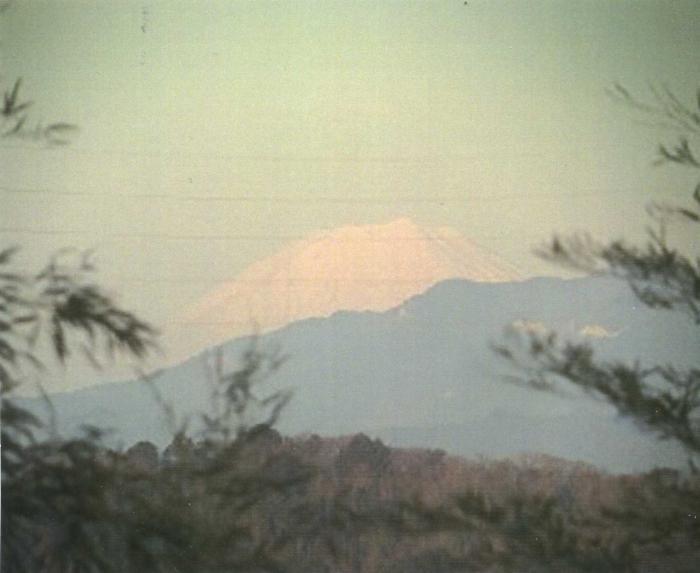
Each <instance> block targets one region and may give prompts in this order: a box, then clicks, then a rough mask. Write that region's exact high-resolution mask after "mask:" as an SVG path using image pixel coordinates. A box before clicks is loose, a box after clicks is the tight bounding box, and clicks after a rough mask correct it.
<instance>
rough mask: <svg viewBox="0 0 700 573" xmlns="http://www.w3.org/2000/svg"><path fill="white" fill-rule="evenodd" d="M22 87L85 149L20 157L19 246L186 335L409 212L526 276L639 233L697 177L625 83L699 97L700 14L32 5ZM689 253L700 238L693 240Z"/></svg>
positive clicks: (18, 40) (476, 6)
mask: <svg viewBox="0 0 700 573" xmlns="http://www.w3.org/2000/svg"><path fill="white" fill-rule="evenodd" d="M0 32H1V36H0V42H1V44H0V49H1V55H2V61H1V64H0V65H1V68H0V73H1V78H0V80H1V81H2V82H3V85H4V86H7V85H9V84H11V83H12V82H13V81H14V79H15V78H17V77H22V78H23V81H24V84H23V89H24V90H25V96H26V97H27V98H29V99H31V100H33V101H34V102H35V104H34V107H33V114H34V115H33V117H34V118H35V119H39V120H44V121H67V122H72V123H75V124H77V125H78V126H79V127H80V131H79V133H78V134H77V136H76V137H75V139H74V141H73V142H72V143H71V145H69V146H67V147H63V148H60V149H57V148H52V149H47V148H46V147H45V146H42V145H40V144H35V143H32V142H10V141H5V142H2V143H0V165H1V168H0V241H2V243H3V244H7V243H9V244H19V245H21V246H22V248H23V257H24V258H23V259H22V261H23V264H26V265H27V266H28V267H37V266H39V265H40V264H41V263H42V262H43V261H45V260H46V258H47V256H48V255H49V254H50V253H52V252H54V251H55V250H56V249H57V248H59V247H64V246H72V247H78V248H81V249H94V251H95V258H96V262H97V264H98V266H99V268H100V277H101V279H102V280H103V282H105V283H106V284H107V285H109V286H110V288H111V289H112V290H113V291H114V292H115V293H117V294H118V295H119V297H120V300H122V301H123V302H124V303H125V304H127V305H129V306H131V307H133V308H135V309H136V310H137V311H138V312H139V313H140V314H142V315H143V316H145V317H147V318H149V319H150V320H152V321H153V322H154V323H156V324H158V325H160V326H161V327H163V329H164V330H165V331H166V333H167V331H168V330H169V329H173V328H176V327H177V323H176V322H173V321H174V320H175V317H177V316H178V314H179V312H180V310H181V309H182V308H185V307H186V306H187V305H189V304H191V303H192V302H193V301H196V300H197V299H198V298H199V297H201V296H202V295H203V294H204V293H206V292H208V291H210V290H211V289H212V288H214V287H215V286H216V285H217V284H219V283H220V282H221V281H224V280H230V279H231V278H233V277H235V276H237V275H238V274H239V273H240V272H241V271H242V270H244V269H245V268H246V267H247V266H248V265H250V264H251V263H253V262H255V261H257V260H260V259H261V258H263V257H266V256H269V255H271V254H273V253H275V252H276V251H278V250H279V249H280V248H282V247H283V246H284V245H285V244H287V243H288V242H289V241H290V240H292V239H294V238H297V237H304V236H306V235H308V234H310V233H313V232H317V231H318V230H320V229H332V228H335V227H339V226H343V225H349V224H356V225H357V224H375V223H384V222H387V221H390V220H392V219H395V218H398V217H410V218H412V219H413V220H414V221H416V222H417V223H419V224H422V225H427V226H449V227H453V228H454V229H456V230H458V231H459V232H461V233H462V234H463V235H465V236H466V237H468V238H469V239H471V240H473V241H476V242H477V243H478V244H481V245H483V246H485V247H486V248H488V249H490V250H492V251H493V252H495V253H497V254H498V255H500V256H501V257H502V258H504V259H505V260H506V261H508V262H509V263H511V264H513V265H515V266H516V267H517V268H519V269H520V271H521V272H522V273H523V274H524V275H526V276H535V275H541V274H557V273H559V272H560V271H559V270H558V269H556V268H552V267H549V266H547V265H546V264H545V263H544V262H543V261H541V260H539V259H537V258H536V257H535V256H534V255H533V253H532V251H533V248H534V247H536V246H537V245H538V244H540V243H541V242H542V241H544V240H546V239H547V238H548V237H550V236H551V235H552V233H555V232H570V231H575V230H587V231H590V232H591V233H593V234H595V235H596V236H599V237H601V238H613V237H621V236H624V237H628V238H632V239H635V238H636V239H639V238H640V237H643V235H642V232H643V228H644V225H645V224H646V222H647V219H646V214H645V205H646V204H647V203H648V202H649V201H663V200H671V201H673V200H679V201H680V200H683V199H684V198H686V197H687V196H688V195H689V193H688V191H689V189H691V188H692V187H691V186H692V185H694V181H692V180H691V179H690V178H689V177H688V175H687V174H685V173H683V172H681V171H674V170H672V169H668V168H664V169H661V168H658V167H654V166H653V159H654V153H655V149H656V146H657V145H658V143H659V142H660V141H673V138H672V134H670V133H666V132H663V131H662V130H660V129H659V128H658V127H654V126H649V125H647V124H645V122H643V121H640V118H639V117H635V116H634V114H633V113H631V111H630V110H629V109H627V108H626V107H625V106H623V105H620V103H619V102H616V101H614V100H613V99H612V98H611V97H610V96H609V94H608V93H607V91H606V90H608V89H609V88H610V87H611V86H612V85H613V84H614V83H615V82H620V83H621V84H623V85H624V86H626V87H627V88H628V89H629V90H630V91H632V92H634V93H636V94H639V96H640V97H644V98H645V97H648V96H649V84H650V83H651V84H655V85H662V84H666V85H668V86H669V87H671V88H672V89H673V90H674V91H675V92H676V93H677V94H678V95H679V97H681V98H682V99H684V100H686V101H689V102H692V101H694V99H693V98H694V97H695V90H696V88H697V86H698V84H697V80H698V78H700V58H698V57H697V54H698V48H700V3H698V2H697V1H687V2H684V1H674V2H662V1H641V0H640V1H615V2H613V1H611V0H608V1H586V2H570V1H568V0H560V1H548V2H544V1H533V2H522V1H519V0H518V1H513V2H506V1H489V2H485V1H478V0H470V1H469V2H468V4H466V5H465V3H464V2H461V1H454V2H453V1H448V0H442V1H440V2H410V1H400V2H388V1H386V2H376V1H373V2H361V1H354V2H347V1H343V2H333V1H324V2H307V1H301V0H300V1H297V2H264V1H256V2H228V1H227V2H198V3H195V2H177V1H168V2H152V1H142V2H130V1H119V2H109V3H108V2H77V1H66V2H42V1H38V0H36V1H32V2H12V3H11V4H10V5H9V7H8V8H7V9H6V10H5V11H4V12H3V14H2V16H0ZM676 239H677V241H678V242H679V245H680V246H681V247H682V248H684V249H689V248H693V247H696V246H697V237H692V236H690V235H689V234H687V233H685V234H684V233H683V231H680V232H679V233H678V236H677V237H676Z"/></svg>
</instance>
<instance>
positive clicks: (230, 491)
mask: <svg viewBox="0 0 700 573" xmlns="http://www.w3.org/2000/svg"><path fill="white" fill-rule="evenodd" d="M15 254H16V249H7V250H4V251H2V252H1V253H0V377H1V378H0V380H1V382H2V386H1V390H2V421H3V424H2V436H1V439H2V489H3V494H4V500H3V504H2V523H3V535H2V568H3V571H9V572H24V571H27V572H29V571H32V572H33V571H120V572H122V571H193V572H194V571H197V572H199V571H205V570H206V571H220V570H221V571H223V570H230V569H231V568H234V569H236V570H254V571H262V570H277V569H278V567H277V566H276V565H275V564H274V562H273V560H272V558H271V557H270V556H269V548H268V545H269V544H270V540H269V539H261V538H259V537H255V536H254V535H253V520H252V513H251V511H252V510H253V508H255V507H256V506H257V505H259V504H260V503H262V502H263V501H264V500H269V499H270V496H274V495H275V494H277V493H278V492H281V491H286V490H288V489H289V488H290V487H292V486H295V485H297V484H298V483H301V482H303V480H304V479H306V476H307V472H306V471H305V469H304V468H303V467H302V466H301V465H300V464H298V463H296V462H295V460H294V459H292V458H290V457H289V456H286V457H284V456H283V457H274V458H273V457H271V456H268V455H263V454H261V453H260V449H259V447H258V446H259V444H260V440H261V439H263V438H264V436H265V431H266V429H267V428H269V427H270V425H271V424H273V423H274V422H275V420H276V418H277V416H278V414H279V412H280V410H281V408H282V407H283V406H284V404H285V403H286V401H287V400H288V398H289V396H288V394H287V393H284V392H276V393H273V394H271V395H268V396H265V397H263V398H260V397H258V395H257V390H256V388H257V385H258V384H259V383H260V382H263V381H264V379H265V377H266V376H265V374H264V372H265V371H269V370H273V369H274V368H276V367H277V366H278V365H279V363H280V361H279V359H278V358H276V357H273V356H267V355H265V354H264V353H262V352H260V351H258V350H257V349H256V348H251V349H250V351H249V352H248V353H247V354H246V356H245V360H244V363H243V365H242V367H241V368H240V369H239V370H237V371H235V372H232V373H228V372H225V371H224V370H223V368H222V367H221V365H220V363H219V367H218V370H216V372H215V376H214V381H215V383H216V391H215V392H214V402H215V403H216V404H217V408H214V409H213V411H212V412H209V413H206V414H202V416H203V419H204V421H205V422H206V423H205V424H204V429H203V430H202V432H201V435H200V436H199V438H200V441H199V442H198V443H197V444H194V442H192V440H191V439H190V438H188V437H187V436H186V433H185V430H186V426H185V425H184V424H180V425H179V427H178V428H177V429H176V430H175V434H174V439H173V445H172V446H171V448H169V451H168V452H166V454H167V455H166V456H165V457H164V463H163V464H162V465H161V464H156V467H155V468H144V467H143V466H142V465H140V464H138V463H136V464H135V463H133V460H132V459H131V458H130V457H129V456H125V455H124V454H122V453H120V452H115V451H112V450H109V449H107V448H106V447H105V446H104V445H103V442H102V438H103V431H102V430H101V429H99V428H86V429H85V434H84V436H83V437H81V438H71V439H65V438H61V437H60V436H57V435H55V434H50V435H49V436H48V437H47V436H46V434H45V432H43V430H44V429H45V428H44V425H43V423H42V421H41V420H39V419H38V418H37V417H36V416H35V415H33V414H31V413H30V412H28V411H27V410H26V409H24V408H22V407H21V406H19V405H18V403H17V401H16V400H15V399H14V393H15V391H16V389H17V388H18V387H19V386H20V385H22V384H24V383H27V381H28V380H30V379H33V378H39V377H40V375H41V373H42V372H43V371H44V369H45V367H46V365H45V364H44V363H42V362H40V361H39V359H38V358H37V348H38V347H39V346H40V345H41V344H42V340H43V341H45V345H46V346H48V348H50V349H51V350H52V353H53V354H54V356H55V358H56V359H57V360H58V361H59V362H64V361H65V360H67V359H68V358H70V357H71V356H72V355H73V352H74V350H75V348H81V349H82V350H83V351H84V353H85V354H86V356H88V357H89V358H90V360H91V362H92V363H93V364H94V365H95V366H98V367H99V365H100V364H101V363H102V360H103V359H105V358H109V359H114V358H117V357H118V356H119V355H127V356H133V357H137V358H142V357H145V356H146V355H148V354H149V353H151V352H153V351H154V350H156V349H157V333H156V330H155V329H154V328H153V327H152V326H150V325H149V324H148V323H146V322H144V321H142V320H140V319H139V318H137V317H136V316H134V315H133V314H132V313H130V312H128V311H127V310H125V309H123V308H121V307H119V306H118V305H116V304H115V303H114V302H113V301H112V299H111V298H110V297H109V295H108V294H107V293H106V292H105V291H104V290H103V289H102V288H100V287H99V286H98V285H97V284H95V283H94V282H93V281H92V280H91V277H92V272H93V267H92V265H91V264H90V263H89V258H87V257H85V256H77V254H76V253H73V252H61V253H59V254H58V255H57V256H56V257H54V258H53V260H52V261H51V262H50V263H49V264H48V265H47V266H46V268H44V269H43V270H41V271H40V272H39V273H37V274H35V275H25V274H23V273H20V272H18V271H15V270H13V269H12V262H13V257H14V256H15ZM266 369H267V370H266ZM47 402H48V403H49V404H50V400H48V398H47ZM251 408H253V409H254V412H253V413H252V415H251V416H246V414H247V413H248V412H249V410H250V409H251ZM280 464H285V471H280V470H279V465H280ZM275 467H277V470H276V471H275ZM274 541H275V542H279V539H277V538H275V539H274Z"/></svg>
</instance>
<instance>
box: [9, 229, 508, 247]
mask: <svg viewBox="0 0 700 573" xmlns="http://www.w3.org/2000/svg"><path fill="white" fill-rule="evenodd" d="M331 230H332V229H322V230H320V231H319V233H324V232H330V231H331ZM0 234H18V235H46V236H61V235H91V236H92V237H94V238H96V239H98V240H99V239H103V238H106V239H165V240H195V241H199V240H202V241H207V240H212V241H218V240H226V241H229V240H230V241H294V240H302V239H308V240H311V241H313V240H314V239H315V238H316V236H317V235H316V234H315V233H314V234H299V235H272V234H270V235H253V234H250V235H248V234H190V233H155V232H153V233H143V232H129V233H127V232H124V233H96V232H95V231H91V230H78V229H40V228H31V227H0ZM504 234H506V233H500V234H497V235H490V236H481V235H480V239H481V240H484V239H495V238H502V237H503V236H504ZM325 238H330V239H331V240H333V241H335V242H360V241H361V242H373V243H384V242H395V241H416V242H420V241H433V240H435V239H436V237H432V236H415V237H411V236H407V237H390V238H381V237H376V238H373V237H366V238H365V237H363V238H358V239H352V238H340V237H325ZM437 238H438V239H439V238H440V237H437Z"/></svg>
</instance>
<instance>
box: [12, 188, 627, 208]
mask: <svg viewBox="0 0 700 573" xmlns="http://www.w3.org/2000/svg"><path fill="white" fill-rule="evenodd" d="M0 191H2V192H3V193H5V194H8V195H15V196H18V195H23V196H26V197H38V196H40V195H53V196H59V197H95V198H100V199H122V200H139V199H156V200H166V201H188V202H197V201H201V202H232V203H234V202H239V203H244V202H250V203H291V204H300V205H305V204H309V203H340V204H343V203H352V204H363V203H370V204H392V203H455V202H457V203H460V202H474V201H478V202H485V203H488V202H493V201H508V200H513V199H530V198H532V197H551V198H553V199H557V198H559V199H562V198H566V199H576V198H578V197H600V196H609V195H623V194H631V193H639V192H640V190H639V189H638V188H616V189H588V190H584V191H579V192H573V193H557V192H551V191H540V192H513V193H498V194H495V195H483V196H480V197H474V196H471V197H470V196H465V195H442V196H440V195H437V196H435V195H433V196H417V195H404V196H398V195H397V196H393V197H367V196H345V197H338V196H332V195H296V196H295V195H286V196H285V195H202V194H183V193H105V192H95V191H70V190H67V189H49V188H41V187H11V186H7V185H0Z"/></svg>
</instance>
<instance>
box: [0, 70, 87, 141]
mask: <svg viewBox="0 0 700 573" xmlns="http://www.w3.org/2000/svg"><path fill="white" fill-rule="evenodd" d="M21 86H22V78H17V79H16V80H15V81H14V83H13V84H12V86H10V87H8V88H6V89H5V90H4V92H3V102H2V109H0V138H3V139H5V138H14V139H25V140H30V141H34V142H43V143H45V144H47V145H66V144H68V143H70V141H71V138H72V137H73V135H74V134H75V132H76V131H77V130H78V127H77V126H76V125H75V124H72V123H66V122H62V121H60V122H53V123H49V124H46V125H45V124H44V123H43V122H41V121H33V122H32V121H31V119H30V115H29V110H30V108H31V107H32V106H33V105H34V102H33V101H30V100H24V99H22V97H21V94H20V88H21Z"/></svg>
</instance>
